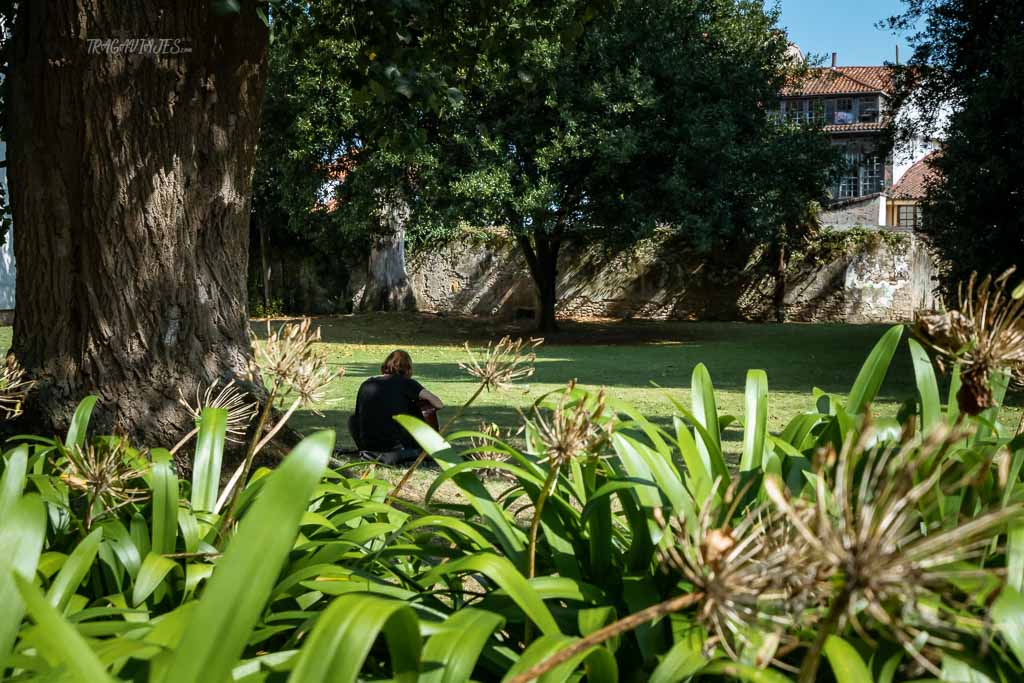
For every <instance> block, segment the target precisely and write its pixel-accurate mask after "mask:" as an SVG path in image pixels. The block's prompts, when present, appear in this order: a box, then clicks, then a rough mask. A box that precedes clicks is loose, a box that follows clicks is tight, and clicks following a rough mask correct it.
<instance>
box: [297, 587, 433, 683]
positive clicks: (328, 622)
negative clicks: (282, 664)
mask: <svg viewBox="0 0 1024 683" xmlns="http://www.w3.org/2000/svg"><path fill="white" fill-rule="evenodd" d="M382 631H383V632H384V636H385V637H386V638H387V642H388V652H389V654H390V655H391V669H392V674H393V679H392V680H394V681H397V682H399V683H402V682H406V683H412V682H413V681H415V680H416V679H417V675H418V674H419V669H420V648H421V640H420V630H419V620H418V619H417V618H416V612H415V611H413V609H412V608H411V607H409V606H408V605H407V604H406V603H404V602H400V601H398V600H391V599H389V598H382V597H378V596H376V595H365V594H351V595H343V596H341V597H339V598H335V600H334V602H332V603H331V605H330V607H328V608H327V609H326V610H324V612H323V614H321V615H320V617H319V619H317V622H316V626H314V627H313V631H312V632H311V633H310V635H309V639H308V640H307V641H306V643H305V644H304V645H303V646H302V649H301V650H300V651H299V659H298V663H297V664H296V665H295V669H293V670H292V673H291V675H290V676H289V677H288V680H289V681H290V682H291V683H355V681H356V680H357V679H358V677H359V672H360V671H361V670H362V668H363V663H364V662H365V661H366V656H367V655H368V654H369V653H370V648H371V647H373V644H374V642H375V641H376V640H377V636H378V635H379V634H380V633H381V632H382Z"/></svg>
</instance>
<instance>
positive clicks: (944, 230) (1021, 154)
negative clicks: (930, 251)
mask: <svg viewBox="0 0 1024 683" xmlns="http://www.w3.org/2000/svg"><path fill="white" fill-rule="evenodd" d="M905 6H906V7H905V11H904V13H903V14H901V15H899V16H896V17H893V18H891V19H890V20H889V24H890V26H891V27H893V28H895V29H899V30H903V31H913V35H912V37H911V44H912V46H913V48H914V52H913V56H912V57H911V59H910V60H909V61H908V62H907V63H906V64H905V65H903V66H902V67H897V76H898V77H897V79H896V83H897V87H898V93H897V103H898V105H899V106H900V108H901V115H900V116H899V117H898V119H897V121H896V124H897V130H896V132H897V135H898V137H899V138H902V139H906V138H908V137H911V136H913V135H915V134H917V133H919V132H921V131H929V130H936V129H937V130H939V131H941V132H942V133H943V134H944V137H945V144H944V146H943V149H942V152H941V154H939V155H937V156H936V157H934V158H933V159H932V161H931V163H932V164H933V166H934V168H935V169H936V171H937V172H938V173H937V174H936V176H935V179H934V181H933V182H932V184H931V186H930V187H929V188H928V194H927V200H926V202H925V204H924V232H925V233H926V234H927V235H928V236H929V237H930V238H931V241H932V243H933V244H934V245H935V247H936V248H937V250H938V252H939V254H940V255H941V257H942V262H943V264H944V271H945V276H946V285H947V287H948V288H949V289H954V290H955V285H956V283H957V282H959V281H963V280H966V279H967V278H968V277H969V276H970V274H971V272H972V271H978V272H981V273H996V274H998V273H999V272H1001V271H1003V270H1005V269H1006V268H1008V267H1010V266H1013V265H1017V264H1018V263H1020V259H1021V254H1024V176H1022V175H1021V173H1020V169H1021V159H1022V158H1024V136H1022V135H1021V133H1020V122H1021V121H1022V120H1024V4H1022V3H1020V2H1019V1H1018V0H985V1H984V2H961V1H960V0H906V1H905Z"/></svg>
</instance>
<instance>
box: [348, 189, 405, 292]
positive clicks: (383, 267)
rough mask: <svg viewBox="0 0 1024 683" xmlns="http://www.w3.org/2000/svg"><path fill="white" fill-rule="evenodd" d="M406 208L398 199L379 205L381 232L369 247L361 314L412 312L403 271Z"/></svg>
mask: <svg viewBox="0 0 1024 683" xmlns="http://www.w3.org/2000/svg"><path fill="white" fill-rule="evenodd" d="M408 219H409V205H408V203H406V202H405V200H403V199H402V198H401V197H390V198H389V199H388V200H387V201H384V202H383V203H382V209H381V231H380V234H379V235H377V236H375V237H374V238H373V242H372V244H371V245H370V257H369V260H368V262H367V270H366V289H364V290H363V296H362V298H361V299H360V302H359V306H358V309H359V310H360V311H364V312H365V311H411V310H415V308H416V298H415V297H414V296H413V293H412V288H411V287H410V286H409V277H408V274H407V273H406V271H405V226H406V222H407V221H408Z"/></svg>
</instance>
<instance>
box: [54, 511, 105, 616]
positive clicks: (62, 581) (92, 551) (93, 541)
mask: <svg viewBox="0 0 1024 683" xmlns="http://www.w3.org/2000/svg"><path fill="white" fill-rule="evenodd" d="M101 540H103V528H102V527H96V528H95V529H93V530H92V533H90V534H89V535H88V536H86V537H85V538H84V539H82V540H81V541H80V542H79V543H78V545H76V546H75V549H74V550H73V551H72V552H71V555H69V556H68V559H67V560H66V561H65V562H64V566H63V567H61V568H60V572H59V573H58V574H57V577H56V578H55V579H54V580H53V583H51V584H50V590H48V591H47V592H46V600H47V601H48V602H49V603H50V604H51V605H53V606H54V607H55V608H56V609H57V610H58V611H60V612H63V611H64V608H65V607H66V606H67V604H68V600H70V599H71V596H72V595H74V594H75V591H76V590H77V589H78V586H79V585H81V583H82V579H84V578H85V576H86V574H88V573H89V570H90V569H92V563H93V562H94V561H95V560H96V553H97V552H98V551H99V549H100V541H101Z"/></svg>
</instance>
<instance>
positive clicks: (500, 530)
mask: <svg viewBox="0 0 1024 683" xmlns="http://www.w3.org/2000/svg"><path fill="white" fill-rule="evenodd" d="M395 421H396V422H398V423H399V424H400V425H402V427H404V428H405V430H406V431H408V432H409V434H411V435H412V437H413V438H414V439H416V442H417V443H418V444H419V445H420V448H422V449H423V450H424V451H426V452H427V454H429V455H431V456H432V457H433V458H434V461H435V462H436V463H437V464H438V465H439V466H440V467H441V469H442V470H443V471H446V472H447V471H448V470H449V469H451V468H453V467H457V466H458V465H460V464H461V463H462V458H461V457H460V456H459V455H458V454H457V453H455V451H454V449H452V447H451V445H450V444H449V443H448V442H447V441H445V439H444V437H443V436H441V435H440V434H438V433H437V432H436V431H434V430H433V429H432V428H431V427H430V425H428V424H426V423H425V422H423V420H418V419H416V418H414V417H410V416H408V415H396V416H395ZM454 481H455V483H456V484H457V485H458V486H459V488H460V489H462V492H463V493H464V494H465V495H466V497H467V498H468V499H469V502H470V505H472V506H473V509H474V510H476V511H477V513H478V514H479V515H480V517H482V518H483V520H484V521H485V522H486V523H487V525H488V526H490V527H491V529H492V530H493V531H494V533H495V535H496V537H497V539H498V540H499V542H500V543H501V547H502V550H503V551H504V552H505V554H506V555H508V556H509V557H510V558H512V559H513V561H515V562H517V563H519V564H524V563H525V557H526V534H524V533H523V532H522V531H521V530H520V529H518V528H517V527H516V526H515V524H513V523H512V522H511V521H510V520H509V518H508V516H507V515H506V513H505V510H504V509H503V508H502V507H501V506H500V505H498V504H497V503H496V502H495V501H494V498H493V497H492V496H491V493H490V491H488V490H487V487H486V486H484V485H483V483H482V482H481V481H480V479H479V478H478V477H477V476H476V475H475V474H472V473H464V474H459V475H457V476H455V477H454Z"/></svg>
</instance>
